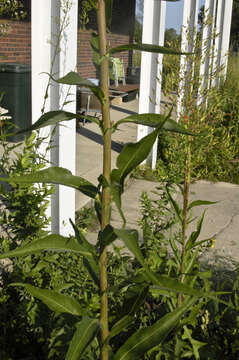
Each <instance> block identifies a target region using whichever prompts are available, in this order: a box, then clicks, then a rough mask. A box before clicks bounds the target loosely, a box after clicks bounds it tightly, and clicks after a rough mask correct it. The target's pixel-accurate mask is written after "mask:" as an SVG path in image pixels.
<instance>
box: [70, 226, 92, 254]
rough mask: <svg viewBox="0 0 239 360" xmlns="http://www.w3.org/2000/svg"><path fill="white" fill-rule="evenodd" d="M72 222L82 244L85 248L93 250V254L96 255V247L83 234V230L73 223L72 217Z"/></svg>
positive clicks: (77, 237)
mask: <svg viewBox="0 0 239 360" xmlns="http://www.w3.org/2000/svg"><path fill="white" fill-rule="evenodd" d="M70 223H71V225H72V227H73V229H74V231H75V237H76V239H77V241H78V243H79V244H80V245H83V246H84V248H86V249H87V250H88V251H89V252H91V254H92V255H96V251H95V247H94V245H92V244H91V243H90V242H89V241H88V240H87V239H86V237H85V236H84V235H83V233H82V231H80V229H78V228H77V226H76V225H75V224H74V223H73V221H72V220H71V219H70Z"/></svg>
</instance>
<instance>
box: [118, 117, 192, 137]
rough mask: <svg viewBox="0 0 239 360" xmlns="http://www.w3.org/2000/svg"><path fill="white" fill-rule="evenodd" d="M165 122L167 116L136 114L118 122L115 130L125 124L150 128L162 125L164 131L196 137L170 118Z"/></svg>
mask: <svg viewBox="0 0 239 360" xmlns="http://www.w3.org/2000/svg"><path fill="white" fill-rule="evenodd" d="M165 120H166V116H165V115H161V114H135V115H130V116H128V117H126V118H124V119H121V120H119V121H117V123H116V124H115V125H114V128H117V127H118V126H119V125H120V124H124V123H135V124H140V125H145V126H150V127H158V126H160V125H161V126H162V129H164V130H168V131H171V132H176V133H180V134H185V135H194V134H193V133H192V132H190V131H188V130H187V129H185V128H184V127H183V126H181V125H179V124H178V123H177V122H176V121H174V120H172V119H170V118H168V117H167V120H166V121H165Z"/></svg>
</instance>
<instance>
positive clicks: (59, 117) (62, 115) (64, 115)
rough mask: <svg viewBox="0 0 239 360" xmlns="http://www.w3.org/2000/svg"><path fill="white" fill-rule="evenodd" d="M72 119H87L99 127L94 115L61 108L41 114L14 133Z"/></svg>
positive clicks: (99, 124)
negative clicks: (30, 123) (26, 126)
mask: <svg viewBox="0 0 239 360" xmlns="http://www.w3.org/2000/svg"><path fill="white" fill-rule="evenodd" d="M73 119H79V120H89V121H92V122H94V123H96V124H97V125H98V126H99V127H100V128H101V123H100V121H99V119H98V118H97V117H95V116H89V115H81V114H75V113H71V112H67V111H63V110H57V111H49V112H47V113H45V114H43V115H42V116H41V117H40V118H39V119H38V120H37V121H36V122H35V123H34V124H33V125H31V126H29V127H28V128H26V129H23V130H19V131H17V132H16V134H22V133H25V132H28V131H33V130H38V129H41V128H43V127H46V126H50V125H57V124H59V123H61V122H63V121H70V120H73Z"/></svg>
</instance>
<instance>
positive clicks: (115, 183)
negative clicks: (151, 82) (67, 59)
mask: <svg viewBox="0 0 239 360" xmlns="http://www.w3.org/2000/svg"><path fill="white" fill-rule="evenodd" d="M106 4H107V9H108V8H112V1H109V0H107V1H104V0H97V1H96V7H97V19H98V36H97V37H95V38H94V41H93V44H95V48H94V50H95V52H98V56H99V57H100V66H101V74H100V77H101V79H100V87H97V86H95V85H94V84H93V83H91V82H90V81H87V80H84V79H82V78H81V77H80V76H79V75H78V74H77V73H74V72H70V73H69V74H67V75H66V76H64V77H63V78H61V79H58V80H56V79H54V81H56V82H57V83H60V84H68V85H79V86H84V87H87V88H89V89H90V90H91V91H92V92H93V93H94V94H95V95H96V96H97V98H98V99H99V101H100V102H101V107H102V121H100V120H99V119H98V118H96V117H88V118H89V119H90V120H92V121H93V122H95V123H96V124H97V125H98V126H99V128H100V130H101V132H102V136H103V140H104V145H103V147H104V155H103V173H102V174H101V175H100V176H99V185H98V187H96V186H94V185H93V184H91V183H90V182H89V181H87V180H86V179H84V178H81V177H78V176H74V175H72V174H71V173H70V171H68V170H67V169H63V168H58V167H51V168H49V169H45V170H41V171H38V172H36V173H33V174H29V175H24V176H18V177H14V176H11V177H10V179H8V180H7V181H8V182H9V183H10V184H11V183H17V184H32V183H34V182H38V183H51V184H62V185H65V186H70V187H72V188H75V189H77V190H79V191H81V192H82V193H84V194H86V195H87V196H89V197H90V198H92V199H93V200H94V202H95V210H96V212H97V215H98V218H99V222H100V225H101V230H100V232H99V234H98V242H97V244H96V245H95V246H94V245H92V244H90V243H89V242H88V241H87V240H86V238H85V237H84V235H83V234H82V233H81V232H80V231H78V229H77V228H76V227H75V225H74V224H73V227H74V229H75V237H74V238H73V237H70V238H65V237H63V236H60V235H56V234H54V235H48V236H46V237H40V238H38V239H36V240H34V241H33V242H31V243H29V244H24V245H21V246H20V247H19V248H17V249H15V250H13V251H11V252H6V253H5V254H2V255H1V256H0V258H6V257H15V256H25V255H28V254H35V253H37V252H41V251H53V252H54V251H57V252H59V251H60V252H73V253H75V254H78V255H79V256H82V257H83V259H84V265H85V268H86V269H87V271H88V272H89V275H90V276H91V278H92V279H93V281H94V282H95V285H96V286H97V288H98V291H99V294H100V298H101V310H100V314H99V316H98V317H96V318H91V317H90V314H89V313H88V311H87V310H86V311H85V310H84V311H83V309H82V308H81V306H80V303H79V302H78V301H77V300H76V299H75V298H73V297H69V296H67V295H65V294H62V293H59V292H57V291H51V290H49V289H40V288H37V287H34V286H32V285H30V284H26V283H15V284H13V285H14V286H20V287H24V288H25V289H26V290H27V291H28V292H29V293H30V294H31V295H32V296H34V297H36V298H38V299H40V300H41V301H42V302H44V303H45V304H46V305H47V306H48V307H49V308H50V309H51V310H53V311H55V312H57V313H67V314H71V315H72V316H74V317H75V319H76V323H77V324H76V331H75V334H74V336H73V338H72V341H71V343H70V346H69V349H68V352H67V355H66V360H68V359H69V360H75V359H80V358H82V356H84V355H83V354H84V351H85V350H86V348H87V347H88V346H89V344H91V343H92V341H93V340H94V339H96V337H97V335H98V333H99V332H100V335H101V336H100V337H101V340H100V352H101V359H102V360H108V359H109V358H112V359H115V360H118V359H125V360H126V359H130V360H132V359H135V358H139V356H142V355H143V354H144V353H145V352H147V351H148V350H150V349H151V348H153V347H154V346H156V345H157V344H159V343H162V342H163V341H164V339H165V338H166V337H167V335H168V334H169V333H170V332H171V331H172V330H173V329H174V328H175V326H177V324H178V322H179V320H180V318H181V317H182V316H183V315H184V314H185V313H186V312H187V311H188V310H189V309H190V308H191V307H192V305H193V304H194V303H195V302H196V301H197V298H198V297H205V296H207V295H208V294H206V293H204V292H200V291H198V290H196V289H194V287H193V286H187V285H184V284H182V283H181V282H180V281H178V280H176V279H174V278H170V277H168V278H164V277H162V276H160V275H159V274H158V273H154V271H152V270H150V268H149V267H148V265H147V262H146V261H145V259H144V256H143V254H142V252H141V250H140V247H139V243H138V233H137V231H136V230H126V229H125V222H126V219H125V216H124V214H123V211H122V207H121V195H122V193H123V191H124V181H125V178H126V177H127V175H128V174H129V173H130V172H131V171H132V170H133V169H134V168H135V167H136V166H138V165H139V164H140V163H141V162H142V161H143V160H144V159H145V158H146V157H147V156H148V155H149V153H150V151H151V149H152V146H153V144H154V142H155V140H156V138H157V136H158V135H159V133H160V132H161V130H162V129H165V130H168V131H173V132H177V133H183V134H189V135H190V134H191V133H190V132H189V131H187V130H186V129H185V128H184V127H182V126H180V125H178V124H177V123H176V122H174V121H173V120H171V119H170V114H169V115H168V116H166V117H165V116H162V115H157V114H140V115H132V116H129V117H127V118H125V119H122V120H119V121H118V122H116V123H115V124H114V125H113V126H112V125H111V122H110V116H109V96H108V58H109V56H110V54H113V53H116V52H121V51H125V50H128V49H137V50H140V51H149V52H155V53H167V54H180V53H178V52H176V51H173V50H170V49H169V48H164V47H160V46H156V45H149V44H132V45H131V44H126V45H123V46H119V47H116V48H110V49H107V43H106V18H105V14H106V13H110V12H109V11H105V10H106V9H105V5H106ZM82 117H84V118H85V116H82V115H79V114H74V113H70V112H65V111H63V110H61V111H51V112H48V113H46V114H43V115H42V116H41V117H40V119H39V120H38V121H37V122H36V123H35V124H34V125H33V126H32V127H31V128H30V129H28V130H32V131H33V130H36V129H39V128H42V127H44V126H48V125H53V124H55V125H57V124H58V123H59V122H61V121H67V120H71V119H75V118H82ZM127 122H134V123H136V124H142V125H148V126H151V127H153V128H155V129H154V131H153V132H152V133H151V134H149V135H148V136H146V137H145V138H143V139H142V140H140V141H139V142H138V143H132V144H127V145H126V146H125V147H124V149H123V150H122V152H121V153H120V155H119V156H118V158H117V162H116V168H115V169H113V170H111V147H110V144H111V133H112V132H113V131H116V130H117V129H118V127H119V126H120V125H121V124H122V123H127ZM191 135H192V134H191ZM2 180H5V181H6V179H2ZM111 199H112V200H111ZM111 201H113V202H115V204H116V206H117V208H118V210H119V213H120V215H121V217H122V219H123V221H124V226H123V227H122V228H121V229H116V228H113V227H112V226H111V225H110V206H111ZM117 238H120V239H121V240H122V241H123V242H124V244H125V246H126V247H127V248H128V250H129V251H130V252H131V253H132V255H133V256H134V257H135V259H136V261H137V262H138V264H139V266H140V267H141V268H142V270H143V271H142V273H141V274H140V276H139V277H136V278H134V277H133V278H131V279H127V281H126V282H124V283H123V284H121V287H122V288H123V287H125V286H127V287H131V288H134V289H135V293H134V296H133V297H132V298H131V301H130V302H128V304H127V306H126V309H125V313H124V316H123V318H122V319H117V317H116V318H114V319H113V321H110V322H109V317H108V293H109V292H111V293H114V294H115V296H117V292H118V291H120V287H118V288H117V289H110V288H108V286H107V249H108V246H109V245H110V244H112V243H113V242H114V241H115V240H116V239H117ZM152 286H154V287H157V288H159V289H160V288H162V289H164V291H166V292H169V293H170V292H171V291H173V292H176V293H185V294H187V295H186V296H185V299H184V300H183V301H182V303H181V305H180V306H179V307H178V308H176V309H174V310H173V311H171V312H169V313H167V314H165V315H164V316H163V317H162V318H160V320H159V321H158V322H156V323H155V324H154V325H152V326H148V327H146V328H144V329H140V330H138V331H136V332H134V333H133V334H132V335H131V336H130V337H129V338H128V339H127V340H126V341H125V342H124V343H123V344H121V345H120V346H119V348H117V349H116V350H115V351H114V353H113V350H112V348H111V341H112V338H113V337H115V336H117V335H118V334H120V333H121V332H122V331H125V330H126V329H127V328H128V326H129V325H130V324H132V322H133V321H134V314H135V313H136V312H137V309H138V308H139V307H140V305H141V304H142V302H144V299H145V297H146V295H147V293H148V291H149V288H150V287H152ZM98 318H100V320H98Z"/></svg>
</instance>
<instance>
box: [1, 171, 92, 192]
mask: <svg viewBox="0 0 239 360" xmlns="http://www.w3.org/2000/svg"><path fill="white" fill-rule="evenodd" d="M0 180H1V181H6V182H13V183H16V184H32V183H43V184H59V185H65V186H69V187H72V188H74V189H77V190H79V191H80V192H82V193H83V194H85V195H87V196H89V197H91V198H93V199H94V198H95V197H96V195H97V193H98V189H97V188H96V187H95V186H94V185H93V184H91V183H90V182H89V181H88V180H85V179H84V178H82V177H80V176H75V175H72V173H71V172H70V171H69V170H68V169H65V168H61V167H57V166H52V167H49V168H47V169H44V170H41V171H36V172H34V173H32V174H27V175H22V176H11V177H9V178H0Z"/></svg>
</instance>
